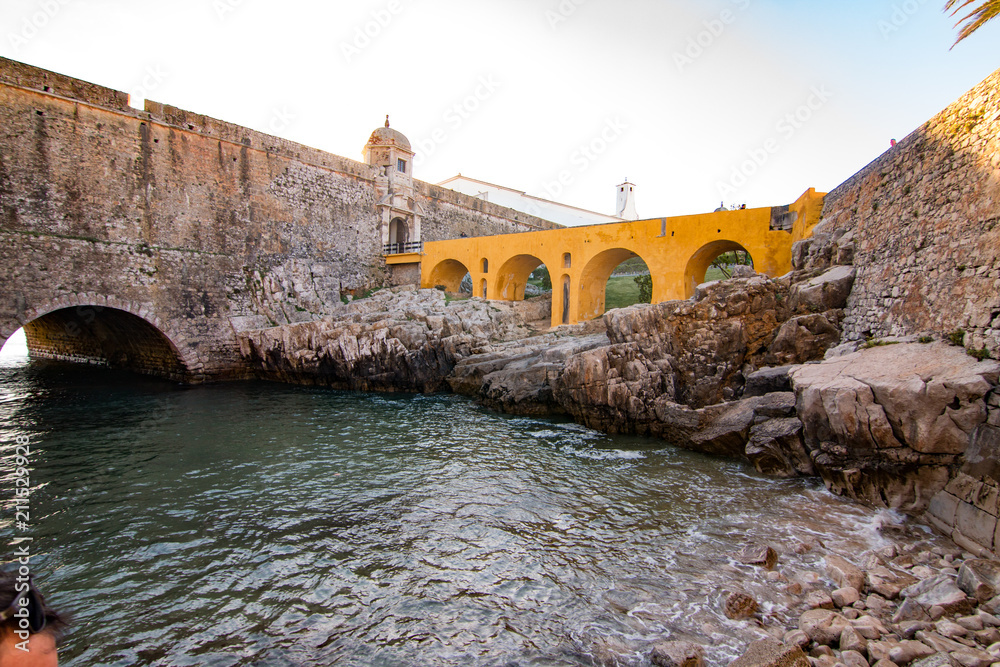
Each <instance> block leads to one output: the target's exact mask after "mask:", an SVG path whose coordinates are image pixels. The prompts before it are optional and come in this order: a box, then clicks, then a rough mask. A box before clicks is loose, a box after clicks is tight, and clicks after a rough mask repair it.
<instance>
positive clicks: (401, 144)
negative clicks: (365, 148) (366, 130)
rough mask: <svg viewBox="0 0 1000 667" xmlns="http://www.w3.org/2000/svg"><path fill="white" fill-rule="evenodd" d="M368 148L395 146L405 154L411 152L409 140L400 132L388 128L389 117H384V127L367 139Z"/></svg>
mask: <svg viewBox="0 0 1000 667" xmlns="http://www.w3.org/2000/svg"><path fill="white" fill-rule="evenodd" d="M368 145H369V146H396V147H398V148H402V149H403V150H405V151H407V152H411V153H412V152H413V149H412V148H411V147H410V140H409V139H407V138H406V135H404V134H403V133H402V132H400V131H398V130H394V129H392V128H391V127H389V117H388V116H386V117H385V127H380V128H378V129H377V130H375V131H374V132H372V136H371V137H370V138H369V139H368Z"/></svg>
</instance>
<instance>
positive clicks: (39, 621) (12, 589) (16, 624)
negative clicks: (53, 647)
mask: <svg viewBox="0 0 1000 667" xmlns="http://www.w3.org/2000/svg"><path fill="white" fill-rule="evenodd" d="M18 578H19V575H18V573H17V572H16V571H15V572H11V571H8V570H0V617H3V616H8V615H10V614H9V613H12V612H14V611H16V610H17V604H15V603H18V601H17V599H18V598H22V599H25V598H26V601H27V605H28V615H27V617H26V619H27V622H28V625H29V628H28V629H29V631H30V632H32V633H36V632H53V633H55V634H56V636H57V637H58V636H59V635H60V634H61V632H62V629H63V628H64V627H65V625H66V621H65V619H63V617H62V616H61V615H60V614H59V613H58V612H57V611H56V610H54V609H53V608H52V607H50V606H49V605H48V604H46V603H45V598H43V597H42V594H41V593H39V592H38V589H36V588H35V585H34V582H32V581H28V582H25V581H24V577H20V579H21V580H20V581H18ZM25 583H28V584H29V586H28V589H27V590H22V589H23V588H24V584H25ZM18 604H23V602H20V603H18ZM8 612H9V613H8ZM21 621H22V618H21V617H15V616H12V615H10V617H9V618H5V619H4V620H3V621H2V622H0V637H3V636H5V635H7V633H9V632H14V631H15V630H20V629H22V626H21Z"/></svg>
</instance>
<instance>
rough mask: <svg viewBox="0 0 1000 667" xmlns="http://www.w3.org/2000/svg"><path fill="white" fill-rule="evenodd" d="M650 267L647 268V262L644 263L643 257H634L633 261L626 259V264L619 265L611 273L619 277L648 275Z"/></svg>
mask: <svg viewBox="0 0 1000 667" xmlns="http://www.w3.org/2000/svg"><path fill="white" fill-rule="evenodd" d="M648 272H649V267H648V266H646V262H644V261H642V258H641V257H633V258H632V259H626V260H625V261H624V262H622V263H621V264H619V265H618V266H617V267H616V268H615V270H614V271H613V272H612V273H611V275H613V276H619V275H621V274H623V273H648Z"/></svg>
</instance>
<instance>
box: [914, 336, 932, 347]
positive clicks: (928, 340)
mask: <svg viewBox="0 0 1000 667" xmlns="http://www.w3.org/2000/svg"><path fill="white" fill-rule="evenodd" d="M917 342H918V343H923V344H924V345H926V344H927V343H933V342H934V338H933V337H931V336H921V337H920V338H918V339H917Z"/></svg>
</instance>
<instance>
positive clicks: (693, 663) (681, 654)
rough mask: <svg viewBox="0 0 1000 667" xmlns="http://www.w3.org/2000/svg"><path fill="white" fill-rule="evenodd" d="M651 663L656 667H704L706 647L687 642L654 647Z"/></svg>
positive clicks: (666, 643)
mask: <svg viewBox="0 0 1000 667" xmlns="http://www.w3.org/2000/svg"><path fill="white" fill-rule="evenodd" d="M649 661H650V662H652V663H653V664H654V665H656V667H704V664H705V647H704V646H700V645H698V644H694V643H692V642H685V641H671V642H663V643H662V644H657V645H656V646H654V647H653V652H652V653H651V654H650V656H649Z"/></svg>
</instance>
